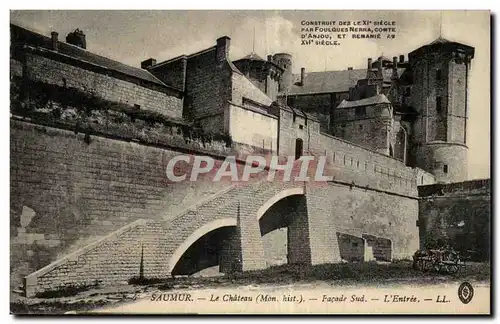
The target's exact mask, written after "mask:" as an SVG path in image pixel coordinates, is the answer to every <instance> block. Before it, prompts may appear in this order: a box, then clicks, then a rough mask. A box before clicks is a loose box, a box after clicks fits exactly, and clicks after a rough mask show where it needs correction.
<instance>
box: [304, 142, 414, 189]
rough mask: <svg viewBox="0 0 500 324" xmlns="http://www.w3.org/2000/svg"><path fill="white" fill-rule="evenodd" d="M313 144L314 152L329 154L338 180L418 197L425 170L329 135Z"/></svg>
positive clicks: (328, 158) (329, 159)
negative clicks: (419, 175) (420, 179)
mask: <svg viewBox="0 0 500 324" xmlns="http://www.w3.org/2000/svg"><path fill="white" fill-rule="evenodd" d="M311 141H312V143H311V151H314V152H316V153H317V154H323V155H324V154H326V156H327V160H328V161H329V162H330V163H332V166H333V167H334V169H336V170H337V172H335V179H339V180H340V179H342V180H349V181H352V182H354V183H355V184H360V185H366V186H369V187H371V188H379V189H384V190H389V191H392V192H396V193H400V194H404V195H410V196H416V194H417V175H418V174H422V172H423V171H422V170H419V169H415V168H410V167H407V166H405V165H404V163H403V162H401V161H399V160H396V159H394V158H391V157H389V156H386V155H383V154H380V153H378V152H375V151H372V150H370V149H367V148H363V147H360V146H358V145H355V144H352V143H349V142H347V141H344V140H342V139H338V138H335V137H333V136H330V135H327V134H323V133H321V134H319V135H318V136H317V137H316V138H312V139H311Z"/></svg>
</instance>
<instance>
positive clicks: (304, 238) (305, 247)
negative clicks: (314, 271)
mask: <svg viewBox="0 0 500 324" xmlns="http://www.w3.org/2000/svg"><path fill="white" fill-rule="evenodd" d="M256 218H257V221H258V226H259V229H260V235H261V238H262V246H263V248H264V254H265V257H266V261H267V262H268V265H278V264H284V263H289V264H293V263H302V264H303V263H306V264H310V262H311V251H310V244H309V218H308V212H307V199H306V195H305V190H304V188H303V187H298V188H288V189H285V190H283V191H281V192H279V193H277V194H276V195H274V196H273V197H271V198H269V199H268V200H267V201H266V202H265V203H264V204H263V205H262V206H261V207H260V208H259V209H258V211H257V213H256Z"/></svg>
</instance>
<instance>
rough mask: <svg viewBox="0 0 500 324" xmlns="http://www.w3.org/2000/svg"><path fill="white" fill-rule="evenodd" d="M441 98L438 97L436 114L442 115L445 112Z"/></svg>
mask: <svg viewBox="0 0 500 324" xmlns="http://www.w3.org/2000/svg"><path fill="white" fill-rule="evenodd" d="M441 104H442V102H441V97H436V112H437V113H438V114H440V113H441V112H442V111H443V107H442V106H441Z"/></svg>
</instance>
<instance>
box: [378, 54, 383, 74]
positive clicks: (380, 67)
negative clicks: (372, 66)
mask: <svg viewBox="0 0 500 324" xmlns="http://www.w3.org/2000/svg"><path fill="white" fill-rule="evenodd" d="M378 70H379V72H380V73H382V56H380V57H379V58H378Z"/></svg>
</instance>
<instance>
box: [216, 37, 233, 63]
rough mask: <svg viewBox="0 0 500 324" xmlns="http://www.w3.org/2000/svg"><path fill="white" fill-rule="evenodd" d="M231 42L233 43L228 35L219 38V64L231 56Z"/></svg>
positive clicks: (217, 49) (217, 56)
mask: <svg viewBox="0 0 500 324" xmlns="http://www.w3.org/2000/svg"><path fill="white" fill-rule="evenodd" d="M230 43H231V38H229V37H227V36H222V37H220V38H218V39H217V46H216V59H217V63H218V64H220V63H223V62H224V61H226V60H227V59H228V58H229V45H230Z"/></svg>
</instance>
